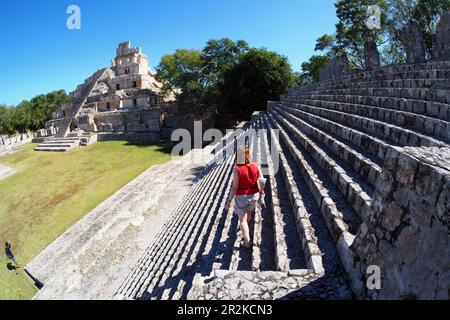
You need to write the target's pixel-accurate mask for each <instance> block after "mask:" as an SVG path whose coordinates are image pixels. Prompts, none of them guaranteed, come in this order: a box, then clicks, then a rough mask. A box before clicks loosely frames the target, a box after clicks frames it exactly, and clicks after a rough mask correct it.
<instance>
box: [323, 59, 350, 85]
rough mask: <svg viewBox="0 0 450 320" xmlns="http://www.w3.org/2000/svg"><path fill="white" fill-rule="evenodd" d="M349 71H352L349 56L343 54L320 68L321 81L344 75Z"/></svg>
mask: <svg viewBox="0 0 450 320" xmlns="http://www.w3.org/2000/svg"><path fill="white" fill-rule="evenodd" d="M348 73H350V68H349V66H348V57H347V56H346V55H345V54H343V55H340V56H337V57H335V58H333V59H331V60H330V61H328V63H327V64H326V65H325V66H324V67H323V68H322V69H320V71H319V78H320V81H326V80H330V79H333V78H339V77H342V76H344V75H346V74H348Z"/></svg>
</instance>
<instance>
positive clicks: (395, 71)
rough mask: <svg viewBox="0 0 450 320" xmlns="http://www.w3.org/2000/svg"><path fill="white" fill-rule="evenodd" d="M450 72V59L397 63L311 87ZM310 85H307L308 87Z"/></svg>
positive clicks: (443, 76)
mask: <svg viewBox="0 0 450 320" xmlns="http://www.w3.org/2000/svg"><path fill="white" fill-rule="evenodd" d="M449 72H450V66H449V62H448V61H442V62H439V63H438V64H436V63H426V64H422V65H419V64H412V65H405V64H401V65H396V66H388V67H383V68H379V69H376V70H372V71H370V70H364V71H361V72H354V73H351V74H348V75H344V76H342V77H340V78H338V79H331V80H326V81H321V82H320V83H319V84H314V85H311V87H315V86H322V85H335V84H342V83H357V82H360V81H362V80H366V79H378V80H396V79H418V78H419V79H447V78H448V74H449ZM307 87H308V86H306V88H307Z"/></svg>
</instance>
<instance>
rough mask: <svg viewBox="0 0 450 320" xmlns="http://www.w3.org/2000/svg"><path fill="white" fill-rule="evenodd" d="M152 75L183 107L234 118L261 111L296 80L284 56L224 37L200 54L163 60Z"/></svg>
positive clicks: (193, 52) (179, 52) (190, 52)
mask: <svg viewBox="0 0 450 320" xmlns="http://www.w3.org/2000/svg"><path fill="white" fill-rule="evenodd" d="M157 72H158V75H157V78H158V79H159V80H160V81H161V82H162V83H163V84H164V88H163V89H164V92H168V91H169V90H179V92H180V93H179V94H178V98H179V99H180V100H182V101H184V102H193V103H202V104H208V105H214V106H216V107H217V108H218V110H219V112H221V113H222V115H225V114H233V115H234V116H235V117H237V118H248V117H249V115H251V113H252V111H253V110H263V109H265V106H266V101H267V100H268V99H278V97H279V95H280V94H282V93H283V92H285V91H286V90H287V89H288V88H289V86H292V85H293V84H294V83H295V81H296V77H295V75H294V73H293V71H292V69H291V66H290V65H289V62H288V61H287V59H286V58H285V57H282V56H280V55H278V54H276V53H274V52H270V51H268V50H266V49H255V48H250V47H249V45H248V43H247V42H245V41H243V40H238V41H233V40H230V39H228V38H224V39H212V40H209V41H208V42H207V43H206V45H205V47H204V48H203V49H202V50H201V51H197V50H186V49H178V50H176V51H175V53H173V54H171V55H167V56H165V57H163V58H162V60H161V62H160V63H159V65H158V67H157ZM239 101H241V102H239ZM238 102H239V103H238Z"/></svg>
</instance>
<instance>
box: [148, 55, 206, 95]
mask: <svg viewBox="0 0 450 320" xmlns="http://www.w3.org/2000/svg"><path fill="white" fill-rule="evenodd" d="M203 68H204V64H203V60H202V57H201V52H200V51H198V50H188V49H177V50H176V51H175V53H174V54H170V55H165V56H164V57H162V59H161V62H160V63H159V65H158V67H157V68H156V71H157V75H156V78H157V79H158V80H159V81H160V82H162V84H163V88H162V93H163V94H167V93H169V92H170V91H173V90H179V91H180V92H179V96H180V98H181V99H191V100H193V101H197V100H199V99H201V97H202V94H203V88H204V86H205V83H206V79H205V77H204V74H203Z"/></svg>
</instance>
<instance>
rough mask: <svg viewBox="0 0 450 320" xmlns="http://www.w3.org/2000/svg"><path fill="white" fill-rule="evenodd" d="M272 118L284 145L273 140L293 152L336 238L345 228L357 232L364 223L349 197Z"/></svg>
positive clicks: (286, 150)
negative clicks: (347, 198)
mask: <svg viewBox="0 0 450 320" xmlns="http://www.w3.org/2000/svg"><path fill="white" fill-rule="evenodd" d="M268 119H269V125H270V127H271V128H276V129H278V130H279V132H280V138H281V141H282V143H283V145H281V144H280V142H278V143H277V142H276V139H274V141H273V143H276V144H278V145H279V147H278V148H279V150H281V152H285V153H287V152H288V153H290V154H291V156H292V158H293V159H294V161H295V162H296V164H297V166H298V169H299V170H300V173H301V174H302V177H303V178H304V179H305V181H306V182H307V184H308V186H309V188H310V190H311V194H312V195H313V198H314V200H315V202H316V205H317V206H318V207H319V208H320V210H321V212H322V215H323V216H324V218H325V221H326V223H327V226H328V228H329V230H330V233H331V235H332V236H333V239H334V240H335V241H338V239H339V238H340V236H341V235H342V234H343V233H344V232H350V233H352V234H355V233H356V231H357V230H358V227H359V225H360V223H361V220H360V218H359V216H358V214H357V213H356V212H355V211H354V210H353V209H352V208H351V207H350V206H349V205H348V204H347V200H346V199H345V197H344V196H343V195H342V193H341V192H340V191H339V190H338V189H337V188H336V186H335V185H334V184H333V182H332V181H331V180H330V178H329V177H328V176H327V174H326V173H325V172H323V170H322V169H321V168H320V167H319V166H318V164H317V163H316V162H315V161H314V159H312V157H311V156H310V155H309V154H308V153H307V152H306V151H305V150H300V149H298V148H297V146H296V145H295V143H294V142H293V141H292V140H291V138H290V137H289V136H288V135H287V134H286V132H285V131H284V130H283V127H281V125H280V124H279V123H278V121H277V120H276V119H275V118H274V117H272V116H271V115H270V114H269V115H268Z"/></svg>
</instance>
